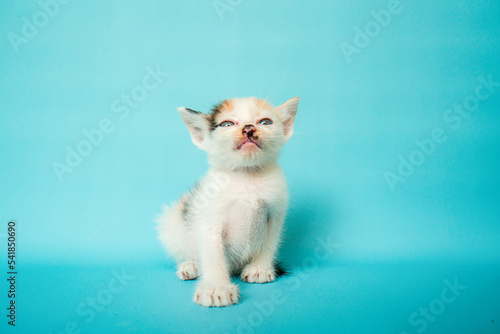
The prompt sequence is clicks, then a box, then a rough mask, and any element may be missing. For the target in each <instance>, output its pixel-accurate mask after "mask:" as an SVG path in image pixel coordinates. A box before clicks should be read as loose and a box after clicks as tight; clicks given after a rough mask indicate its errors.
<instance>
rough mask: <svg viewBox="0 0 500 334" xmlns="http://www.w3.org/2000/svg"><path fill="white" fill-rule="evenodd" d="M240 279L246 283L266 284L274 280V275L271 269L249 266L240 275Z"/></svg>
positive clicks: (254, 265)
mask: <svg viewBox="0 0 500 334" xmlns="http://www.w3.org/2000/svg"><path fill="white" fill-rule="evenodd" d="M241 279H242V280H243V281H244V282H248V283H268V282H273V281H274V280H275V279H276V273H275V271H274V268H273V267H263V266H259V265H256V264H249V265H248V266H246V268H245V269H244V270H243V272H242V273H241Z"/></svg>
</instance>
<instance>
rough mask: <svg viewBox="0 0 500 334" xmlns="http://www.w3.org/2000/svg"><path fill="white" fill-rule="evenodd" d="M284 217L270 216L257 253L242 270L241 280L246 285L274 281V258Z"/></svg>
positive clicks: (281, 215) (282, 215)
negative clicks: (246, 283)
mask: <svg viewBox="0 0 500 334" xmlns="http://www.w3.org/2000/svg"><path fill="white" fill-rule="evenodd" d="M284 220H285V215H284V214H280V215H276V216H272V215H271V216H270V217H269V221H268V222H265V223H266V224H267V231H266V235H265V237H264V241H263V243H262V247H261V248H260V250H259V252H258V253H257V254H256V255H255V256H254V257H253V259H252V260H251V261H250V263H249V264H248V265H247V266H246V267H245V269H243V272H242V273H241V279H242V280H243V281H245V282H248V283H268V282H273V281H274V280H275V279H276V269H275V267H274V258H275V255H276V251H277V249H278V244H279V240H280V235H281V230H282V227H283V222H284Z"/></svg>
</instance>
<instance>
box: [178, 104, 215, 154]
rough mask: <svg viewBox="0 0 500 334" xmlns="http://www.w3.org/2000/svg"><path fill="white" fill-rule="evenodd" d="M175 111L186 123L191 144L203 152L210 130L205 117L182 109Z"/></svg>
mask: <svg viewBox="0 0 500 334" xmlns="http://www.w3.org/2000/svg"><path fill="white" fill-rule="evenodd" d="M177 110H178V111H179V114H181V117H182V120H183V121H184V123H186V126H187V128H188V130H189V133H190V134H191V140H192V141H193V143H194V144H195V145H196V146H198V147H199V148H200V149H202V150H204V149H205V144H206V139H207V137H208V133H209V128H210V122H209V121H208V118H207V115H205V114H204V113H201V112H199V111H196V110H192V109H189V108H184V107H180V108H177Z"/></svg>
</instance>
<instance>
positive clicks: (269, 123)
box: [259, 118, 273, 125]
mask: <svg viewBox="0 0 500 334" xmlns="http://www.w3.org/2000/svg"><path fill="white" fill-rule="evenodd" d="M259 124H262V125H271V124H273V121H271V120H270V119H269V118H264V119H262V120H260V122H259Z"/></svg>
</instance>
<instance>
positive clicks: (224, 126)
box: [219, 121, 234, 128]
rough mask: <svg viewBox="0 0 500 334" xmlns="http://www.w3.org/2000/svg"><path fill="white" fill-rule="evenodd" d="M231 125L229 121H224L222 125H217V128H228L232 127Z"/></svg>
mask: <svg viewBox="0 0 500 334" xmlns="http://www.w3.org/2000/svg"><path fill="white" fill-rule="evenodd" d="M233 125H234V123H233V122H231V121H224V122H222V123H220V124H219V126H220V127H221V128H227V127H228V126H233Z"/></svg>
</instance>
